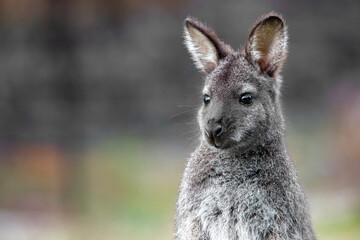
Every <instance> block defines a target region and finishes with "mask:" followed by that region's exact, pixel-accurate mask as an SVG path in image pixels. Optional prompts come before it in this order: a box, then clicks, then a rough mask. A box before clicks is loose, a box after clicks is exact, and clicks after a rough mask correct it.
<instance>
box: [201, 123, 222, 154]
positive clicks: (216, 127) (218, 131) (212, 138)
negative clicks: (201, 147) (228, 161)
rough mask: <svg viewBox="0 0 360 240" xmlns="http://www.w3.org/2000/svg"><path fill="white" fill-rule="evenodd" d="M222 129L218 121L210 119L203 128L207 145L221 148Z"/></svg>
mask: <svg viewBox="0 0 360 240" xmlns="http://www.w3.org/2000/svg"><path fill="white" fill-rule="evenodd" d="M223 130H224V128H223V126H222V125H221V121H220V120H215V119H214V118H213V119H210V120H209V121H208V122H207V124H206V127H205V135H206V137H207V141H208V142H209V144H211V145H213V146H215V147H219V146H221V137H222V135H223V133H224V131H223Z"/></svg>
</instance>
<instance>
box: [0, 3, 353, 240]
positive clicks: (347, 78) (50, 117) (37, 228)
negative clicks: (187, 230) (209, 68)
mask: <svg viewBox="0 0 360 240" xmlns="http://www.w3.org/2000/svg"><path fill="white" fill-rule="evenodd" d="M273 10H274V11H276V12H279V13H281V14H282V15H283V16H284V18H285V19H286V20H287V24H288V25H289V34H290V53H289V57H288V60H287V63H286V65H285V67H284V71H283V76H284V87H283V100H284V110H285V113H286V118H287V126H288V147H289V152H290V154H291V156H292V158H293V160H294V162H295V163H296V165H297V168H298V172H299V176H300V179H301V181H302V183H303V184H304V186H305V188H306V190H307V192H308V195H309V201H310V204H311V211H312V215H313V221H314V228H315V231H316V233H317V235H318V239H319V240H325V239H330V240H331V239H337V240H338V239H342V240H348V239H354V240H355V239H359V235H360V173H359V172H360V79H359V75H360V31H359V23H360V2H359V1H345V0H344V1H340V0H339V1H333V0H330V1H311V0H306V1H286V0H279V1H275V0H271V1H250V0H249V1H215V0H213V1H205V0H196V1H190V0H167V1H165V0H132V1H131V0H0V116H1V117H0V239H1V240H35V239H36V240H53V239H54V240H55V239H56V240H72V239H74V240H78V239H88V240H91V239H94V240H95V239H103V240H108V239H109V240H110V239H111V240H112V239H121V240H130V239H131V240H137V239H149V240H152V239H154V240H155V239H156V240H162V239H172V233H173V215H174V206H175V201H176V197H177V188H178V185H179V182H180V178H181V174H182V171H183V167H184V163H185V160H186V158H188V157H189V155H190V153H191V151H193V150H194V148H195V146H196V144H197V142H198V135H199V133H198V129H197V125H196V120H195V115H196V108H197V106H199V105H200V104H201V95H200V89H201V87H202V84H203V82H202V81H203V80H202V79H203V77H202V76H201V74H199V73H198V72H197V71H196V70H195V68H194V67H193V63H192V61H191V60H190V57H189V55H188V53H187V52H186V50H185V47H184V46H183V38H182V28H183V26H182V24H183V20H184V19H185V17H186V16H187V15H192V16H195V17H197V18H199V19H200V20H202V21H204V22H205V23H207V24H208V25H209V26H212V27H213V28H214V29H215V31H216V32H217V34H218V35H219V36H220V37H221V38H222V39H224V40H225V42H227V43H229V44H231V45H232V46H233V47H234V48H240V47H241V46H243V45H244V43H245V41H246V38H247V36H248V34H249V29H250V27H251V26H252V24H253V23H254V22H255V21H256V20H257V18H258V17H259V16H261V15H263V14H266V13H268V12H270V11H273Z"/></svg>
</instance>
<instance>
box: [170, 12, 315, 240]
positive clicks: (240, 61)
mask: <svg viewBox="0 0 360 240" xmlns="http://www.w3.org/2000/svg"><path fill="white" fill-rule="evenodd" d="M185 38H186V46H187V48H188V50H189V52H190V54H191V55H192V57H193V59H194V61H195V64H196V66H197V67H198V68H199V69H200V70H201V71H203V72H205V73H206V80H205V86H204V89H203V94H204V95H205V94H206V95H207V96H209V98H210V101H209V103H207V104H204V105H203V106H202V107H201V108H200V110H199V114H198V121H199V126H200V131H201V136H202V137H201V139H200V145H199V146H198V147H197V149H196V150H195V152H194V153H193V154H192V155H191V157H190V159H189V160H188V162H187V165H186V168H185V171H184V174H183V178H182V182H181V186H180V191H179V197H178V201H177V205H176V216H175V222H176V231H175V238H176V239H177V240H185V239H186V240H189V239H200V240H235V239H239V240H262V239H268V240H270V239H271V240H290V239H291V240H310V239H311V240H313V239H315V236H314V233H313V231H312V227H311V221H310V216H309V212H308V205H307V201H306V196H305V194H304V192H303V190H302V188H301V186H300V184H299V182H298V179H297V175H296V171H295V169H294V166H293V163H292V161H291V160H290V159H289V157H288V154H287V152H286V147H285V138H284V128H285V127H284V119H283V115H282V111H281V104H280V96H279V94H280V93H279V91H280V83H281V78H280V76H279V72H280V70H281V66H282V64H283V62H284V60H285V58H286V49H287V47H286V46H287V31H286V25H285V23H284V21H283V19H282V18H281V17H280V16H278V15H276V14H274V13H271V14H269V15H267V16H265V17H263V18H261V19H260V20H259V21H258V22H257V23H256V24H255V26H254V28H253V29H252V31H251V33H250V36H249V39H248V42H247V43H246V47H245V49H244V50H243V51H237V52H235V51H233V50H232V49H231V48H230V47H229V46H227V45H225V44H224V43H223V42H222V41H220V40H219V39H218V38H217V37H216V35H215V33H214V32H213V31H212V30H211V29H208V28H206V27H205V26H204V25H202V24H200V23H199V22H197V21H195V20H193V19H191V18H188V19H187V20H186V21H185ZM245 93H246V94H251V96H252V103H251V104H248V105H245V104H242V103H241V102H240V101H239V100H240V99H241V96H243V95H244V94H245ZM214 122H215V123H216V124H220V125H221V126H222V130H223V131H222V134H221V136H218V137H216V138H215V139H212V141H209V136H208V135H206V134H205V132H206V129H207V128H209V127H211V126H212V125H211V124H212V123H214Z"/></svg>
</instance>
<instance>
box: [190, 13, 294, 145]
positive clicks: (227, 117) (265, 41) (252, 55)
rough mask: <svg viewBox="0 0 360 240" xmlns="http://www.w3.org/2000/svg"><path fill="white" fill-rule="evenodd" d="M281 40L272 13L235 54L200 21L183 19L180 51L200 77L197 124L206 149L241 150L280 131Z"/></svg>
mask: <svg viewBox="0 0 360 240" xmlns="http://www.w3.org/2000/svg"><path fill="white" fill-rule="evenodd" d="M287 38H288V36H287V28H286V25H285V23H284V21H283V19H282V18H281V17H280V16H278V15H276V14H273V13H271V14H269V15H267V16H265V17H263V18H261V19H260V20H259V21H258V22H257V23H256V24H255V26H254V27H253V28H252V30H251V32H250V36H249V38H248V40H247V42H246V45H245V48H244V49H241V50H238V51H234V50H233V49H232V48H231V47H230V46H228V45H226V44H225V43H224V42H222V41H221V40H220V39H219V38H218V37H217V36H216V35H215V33H214V32H213V31H212V30H211V29H209V28H207V27H206V26H204V25H203V24H201V23H200V22H198V21H196V20H194V19H192V18H190V17H189V18H187V19H186V20H185V43H186V46H187V48H188V50H189V52H190V54H191V56H192V58H193V60H194V62H195V65H196V67H197V68H198V69H199V70H200V71H202V72H203V73H205V75H206V78H205V86H204V89H203V104H202V106H201V108H200V110H199V113H198V121H199V125H200V131H201V135H202V138H203V139H204V140H206V141H207V142H208V143H209V144H210V145H211V146H212V147H215V148H218V149H227V148H232V147H235V146H237V147H247V146H249V145H250V144H254V142H256V141H261V139H264V137H265V136H268V135H269V133H270V134H271V133H273V132H274V131H276V132H278V133H279V132H281V131H279V127H280V128H282V115H281V111H280V103H279V89H280V85H281V77H280V76H279V72H280V70H281V67H282V64H283V62H284V60H285V58H286V54H287Z"/></svg>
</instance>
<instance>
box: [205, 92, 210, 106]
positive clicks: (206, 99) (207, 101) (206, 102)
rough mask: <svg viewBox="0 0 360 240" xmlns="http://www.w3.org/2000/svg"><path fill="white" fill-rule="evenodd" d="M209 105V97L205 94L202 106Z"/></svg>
mask: <svg viewBox="0 0 360 240" xmlns="http://www.w3.org/2000/svg"><path fill="white" fill-rule="evenodd" d="M209 103H210V96H209V95H207V94H205V95H204V104H205V105H207V104H209Z"/></svg>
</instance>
